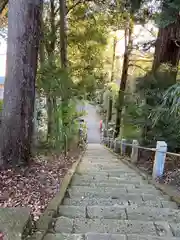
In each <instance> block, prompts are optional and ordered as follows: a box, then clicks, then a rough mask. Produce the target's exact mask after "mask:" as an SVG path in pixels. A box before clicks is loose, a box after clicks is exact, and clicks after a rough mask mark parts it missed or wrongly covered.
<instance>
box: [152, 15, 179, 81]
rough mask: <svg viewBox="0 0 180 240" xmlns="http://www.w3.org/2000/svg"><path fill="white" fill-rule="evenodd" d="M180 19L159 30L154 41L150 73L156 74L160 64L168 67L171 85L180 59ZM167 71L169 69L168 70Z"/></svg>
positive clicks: (174, 79)
mask: <svg viewBox="0 0 180 240" xmlns="http://www.w3.org/2000/svg"><path fill="white" fill-rule="evenodd" d="M179 39H180V18H178V20H177V22H175V23H172V24H170V25H168V26H167V27H165V28H159V32H158V37H157V40H156V46H155V54H154V61H153V66H152V72H156V71H157V70H158V69H159V67H160V66H161V64H168V65H170V68H171V69H170V71H171V76H172V77H171V81H172V82H171V84H174V83H176V76H177V71H178V65H179V59H180V40H179ZM168 71H169V69H168Z"/></svg>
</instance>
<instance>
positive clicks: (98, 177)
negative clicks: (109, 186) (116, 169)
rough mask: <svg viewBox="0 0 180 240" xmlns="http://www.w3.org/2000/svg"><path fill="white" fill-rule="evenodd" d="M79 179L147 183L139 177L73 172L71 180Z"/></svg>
mask: <svg viewBox="0 0 180 240" xmlns="http://www.w3.org/2000/svg"><path fill="white" fill-rule="evenodd" d="M75 180H76V181H79V182H88V183H89V182H92V181H99V182H103V181H107V180H108V181H110V182H112V183H120V184H139V185H144V184H147V183H148V182H147V181H144V180H142V178H141V177H139V178H138V179H137V178H130V177H126V178H124V177H111V176H108V175H107V174H105V175H104V174H103V175H102V174H98V175H91V174H89V175H87V174H83V175H80V174H74V176H73V178H72V182H73V181H75Z"/></svg>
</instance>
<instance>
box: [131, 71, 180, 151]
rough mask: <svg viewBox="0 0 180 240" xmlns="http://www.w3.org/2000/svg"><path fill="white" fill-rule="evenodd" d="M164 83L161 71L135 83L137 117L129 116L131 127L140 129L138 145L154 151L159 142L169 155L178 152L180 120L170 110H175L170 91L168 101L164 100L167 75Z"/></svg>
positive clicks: (165, 97)
mask: <svg viewBox="0 0 180 240" xmlns="http://www.w3.org/2000/svg"><path fill="white" fill-rule="evenodd" d="M164 79H165V72H163V71H162V72H159V73H158V74H156V75H152V74H149V75H147V76H146V77H144V78H141V79H138V84H137V92H138V94H139V96H140V103H141V104H139V106H138V107H137V109H139V111H138V112H139V114H136V115H133V114H132V113H131V114H130V115H131V117H132V119H133V121H134V123H136V124H138V126H140V127H141V132H142V135H141V143H142V144H144V145H147V146H153V147H154V146H155V145H156V141H158V140H163V141H166V142H167V144H168V149H169V150H170V151H179V146H180V118H179V114H177V112H176V113H175V112H174V111H172V110H171V109H170V108H171V107H173V106H174V107H175V106H176V105H175V103H174V102H173V101H172V99H171V101H170V96H171V98H172V91H171V94H170V93H169V98H168V97H167V89H168V87H169V86H171V84H172V81H171V79H170V78H168V75H167V78H166V81H164ZM165 93H166V95H165ZM176 96H177V95H176ZM165 99H166V101H165ZM176 99H179V98H178V97H177V98H176ZM137 109H136V110H137ZM136 113H137V111H136Z"/></svg>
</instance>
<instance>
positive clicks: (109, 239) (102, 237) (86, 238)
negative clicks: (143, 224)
mask: <svg viewBox="0 0 180 240" xmlns="http://www.w3.org/2000/svg"><path fill="white" fill-rule="evenodd" d="M60 239H61V240H179V238H176V237H168V238H166V237H165V238H164V237H153V236H150V235H136V234H132V235H131V234H128V235H124V234H108V233H104V234H103V233H86V234H65V233H62V234H61V233H56V234H52V233H49V234H47V235H46V236H45V238H44V239H43V240H60Z"/></svg>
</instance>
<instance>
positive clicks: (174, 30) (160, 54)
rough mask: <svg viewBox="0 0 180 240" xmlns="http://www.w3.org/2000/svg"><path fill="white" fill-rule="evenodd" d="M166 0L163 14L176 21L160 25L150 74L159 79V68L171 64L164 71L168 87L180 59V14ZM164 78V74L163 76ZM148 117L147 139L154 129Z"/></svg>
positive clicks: (144, 135)
mask: <svg viewBox="0 0 180 240" xmlns="http://www.w3.org/2000/svg"><path fill="white" fill-rule="evenodd" d="M166 2H167V1H164V3H163V7H162V16H163V15H169V16H171V15H172V11H173V16H174V17H175V18H176V19H174V22H173V23H171V24H169V25H167V26H166V27H160V28H159V31H158V37H157V40H156V45H155V53H154V60H153V64H152V71H151V72H150V73H149V74H153V75H154V76H155V77H156V76H157V77H156V79H157V80H158V74H159V73H160V74H162V73H161V72H160V71H159V70H160V69H159V68H160V67H161V65H162V64H167V65H169V66H168V67H167V70H165V72H164V73H163V76H164V77H165V83H164V84H165V85H166V88H168V87H170V86H172V85H173V84H175V83H176V78H177V72H178V66H179V60H180V16H179V11H178V9H177V12H174V10H175V8H173V9H171V7H170V5H168V4H167V3H166ZM161 78H162V76H161ZM146 103H147V104H148V105H149V106H151V107H152V108H154V105H152V103H151V102H150V101H149V100H148V99H146ZM147 118H148V117H146V119H145V120H144V121H145V124H144V127H143V130H142V139H143V140H144V141H146V139H147V136H148V132H151V131H152V125H151V123H150V124H148V121H147V120H148V119H147Z"/></svg>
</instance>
